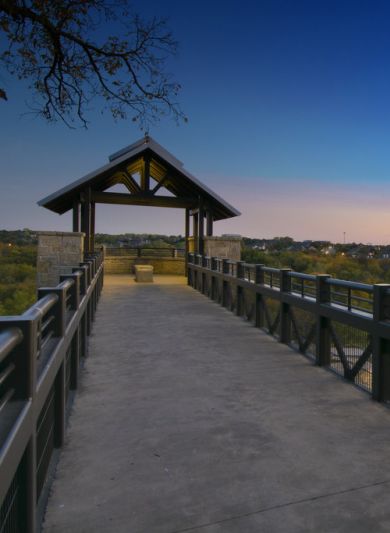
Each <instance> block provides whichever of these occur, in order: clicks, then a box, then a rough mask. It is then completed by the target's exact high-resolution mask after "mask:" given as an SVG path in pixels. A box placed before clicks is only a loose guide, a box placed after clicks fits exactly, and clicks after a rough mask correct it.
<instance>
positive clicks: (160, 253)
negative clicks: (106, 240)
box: [105, 246, 185, 259]
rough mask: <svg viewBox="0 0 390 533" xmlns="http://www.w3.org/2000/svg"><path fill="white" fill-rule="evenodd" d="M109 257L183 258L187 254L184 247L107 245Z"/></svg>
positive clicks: (106, 252)
mask: <svg viewBox="0 0 390 533" xmlns="http://www.w3.org/2000/svg"><path fill="white" fill-rule="evenodd" d="M105 255H106V256H107V257H118V256H120V257H123V256H125V257H149V258H150V257H164V258H167V257H172V258H183V259H184V256H185V250H184V248H146V247H144V246H142V247H128V246H123V247H108V246H107V247H105Z"/></svg>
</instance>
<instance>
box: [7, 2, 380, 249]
mask: <svg viewBox="0 0 390 533" xmlns="http://www.w3.org/2000/svg"><path fill="white" fill-rule="evenodd" d="M132 5H133V6H134V9H135V10H137V11H138V12H140V13H141V14H142V15H143V16H145V17H152V16H163V17H166V18H167V19H168V26H169V27H170V28H171V30H172V32H173V34H174V37H175V38H176V39H177V41H178V42H179V51H178V54H177V56H176V57H175V58H174V59H172V60H171V61H170V63H169V71H170V72H171V73H172V75H173V77H174V79H175V80H177V81H178V82H179V83H180V84H181V85H182V91H181V93H180V96H179V101H180V104H181V108H182V109H183V111H184V112H185V114H186V115H187V116H188V123H187V124H182V125H180V126H177V125H176V124H175V123H174V122H173V121H171V120H170V119H169V118H167V119H165V120H163V121H162V122H161V123H160V124H159V125H157V126H154V127H152V128H150V130H149V133H150V135H151V136H152V137H153V138H154V139H155V140H157V142H159V143H160V144H162V145H163V146H164V147H165V148H166V149H167V150H169V151H170V152H171V153H173V154H174V155H175V156H176V157H177V158H178V159H180V160H181V161H182V162H183V163H184V166H185V168H186V169H187V170H189V171H190V172H191V173H192V174H194V175H195V176H196V177H197V178H198V179H200V180H201V181H202V182H203V183H205V184H206V185H207V186H208V187H210V188H211V189H213V190H214V191H215V192H217V193H218V194H219V195H220V196H222V197H223V198H224V199H225V200H227V201H228V202H229V203H231V204H232V205H233V206H235V207H236V208H237V209H238V210H239V211H240V212H241V213H242V214H241V216H240V217H237V218H232V219H229V220H226V221H220V222H217V223H216V224H215V233H216V234H223V233H234V234H241V235H244V236H249V237H259V238H271V237H274V236H282V235H288V236H290V237H293V238H294V239H296V240H304V239H313V240H317V239H320V240H330V241H333V242H342V241H343V238H344V232H345V235H346V240H347V242H353V241H355V242H364V243H377V244H387V243H390V179H389V178H390V157H389V155H390V152H389V146H390V103H389V102H390V32H389V31H388V28H389V23H390V3H389V2H387V1H380V0H378V1H376V0H375V1H371V2H368V1H354V2H347V1H344V0H337V1H336V0H335V1H333V0H327V1H322V0H310V1H304V0H294V1H291V0H280V1H279V0H268V1H264V0H257V1H255V0H253V1H252V0H242V1H241V2H237V1H231V0H225V1H224V2H223V3H222V2H218V1H211V0H208V1H207V2H206V1H205V0H198V1H197V2H183V1H182V0H181V1H176V0H165V1H164V2H161V1H158V0H149V1H148V2H141V1H140V0H135V1H134V2H132ZM110 29H111V30H114V31H115V28H110ZM0 85H1V86H3V87H4V88H5V89H6V91H7V94H8V97H9V100H8V102H3V101H1V100H0V118H1V128H0V161H1V166H0V184H1V189H0V191H1V192H0V228H1V229H18V228H24V227H28V228H31V229H34V230H64V231H68V230H70V229H71V218H70V215H69V214H65V215H62V216H59V215H56V214H54V213H52V212H50V211H48V210H46V209H44V208H42V207H38V206H37V201H38V200H40V199H41V198H43V197H45V196H47V195H49V194H50V193H52V192H55V191H56V190H58V189H60V188H61V187H63V186H65V185H67V184H68V183H70V182H72V181H74V180H76V179H78V178H80V177H82V176H83V175H85V174H87V173H88V172H90V171H93V170H95V169H96V168H98V167H100V166H102V165H104V164H105V163H106V162H107V158H108V156H109V154H111V153H113V152H115V151H117V150H119V149H120V148H122V147H124V146H126V145H128V144H131V143H132V142H134V141H135V140H137V139H138V138H140V137H142V136H143V133H142V132H140V131H139V130H138V129H137V127H136V126H135V125H134V124H133V123H132V122H131V121H130V120H129V121H125V122H118V123H115V122H114V121H113V120H112V118H111V117H110V116H109V115H108V114H105V115H102V114H101V113H100V110H99V102H98V101H97V102H95V104H94V105H95V108H94V109H91V112H90V113H89V119H90V125H89V128H88V129H87V130H84V129H77V130H70V129H68V128H67V127H66V126H64V125H63V124H61V123H58V124H55V125H53V124H48V123H45V122H44V121H42V119H38V118H36V117H32V116H31V115H29V114H27V115H26V111H28V109H27V107H26V103H25V102H26V100H28V98H29V93H28V90H27V87H26V85H25V84H22V83H21V82H19V81H16V80H13V79H12V78H10V77H9V76H8V75H7V74H5V73H4V72H1V71H0ZM96 213H97V220H96V230H97V231H98V232H105V233H124V232H136V233H143V232H146V233H166V234H183V233H184V214H183V212H182V211H180V210H167V209H164V210H163V209H156V208H140V207H133V206H121V207H117V206H101V205H98V206H97V211H96Z"/></svg>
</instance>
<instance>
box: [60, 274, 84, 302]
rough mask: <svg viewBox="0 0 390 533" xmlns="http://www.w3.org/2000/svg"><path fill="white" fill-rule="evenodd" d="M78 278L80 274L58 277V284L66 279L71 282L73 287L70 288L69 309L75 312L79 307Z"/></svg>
mask: <svg viewBox="0 0 390 533" xmlns="http://www.w3.org/2000/svg"><path fill="white" fill-rule="evenodd" d="M80 277H81V273H80V272H75V273H73V274H66V275H63V276H60V282H62V281H65V280H67V279H71V280H73V285H72V287H71V288H70V294H71V299H70V308H71V310H72V311H76V310H77V309H78V307H79V305H80Z"/></svg>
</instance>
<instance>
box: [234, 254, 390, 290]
mask: <svg viewBox="0 0 390 533" xmlns="http://www.w3.org/2000/svg"><path fill="white" fill-rule="evenodd" d="M242 260H243V261H246V262H247V263H259V264H264V265H266V266H272V267H276V268H284V267H287V268H292V269H293V270H295V271H296V272H304V273H306V274H330V275H331V276H333V277H335V278H338V279H345V280H350V281H360V282H362V283H390V259H368V258H365V257H359V258H352V257H348V256H343V255H334V256H327V255H323V254H313V253H304V252H262V251H260V250H253V249H251V248H244V249H243V252H242Z"/></svg>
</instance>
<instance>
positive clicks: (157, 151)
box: [38, 135, 240, 253]
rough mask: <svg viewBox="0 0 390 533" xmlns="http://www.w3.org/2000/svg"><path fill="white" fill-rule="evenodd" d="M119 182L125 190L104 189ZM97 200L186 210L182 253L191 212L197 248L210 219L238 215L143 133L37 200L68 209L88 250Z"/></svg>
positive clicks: (91, 244) (53, 207)
mask: <svg viewBox="0 0 390 533" xmlns="http://www.w3.org/2000/svg"><path fill="white" fill-rule="evenodd" d="M118 184H122V185H124V186H125V187H126V189H127V191H126V192H125V193H120V192H109V191H108V190H109V189H111V188H112V187H113V186H115V185H118ZM164 189H165V190H164ZM162 192H164V193H165V195H164V194H162ZM158 193H160V194H158ZM98 203H100V204H115V205H143V206H155V207H171V208H183V209H185V241H186V252H188V251H189V240H190V217H192V219H193V223H192V236H193V241H194V246H193V251H195V252H198V253H202V252H203V238H204V236H205V235H207V236H212V235H213V222H214V221H217V220H223V219H226V218H231V217H235V216H238V215H240V213H239V211H237V209H235V208H234V207H232V206H231V205H230V204H229V203H228V202H226V201H225V200H223V199H222V198H221V197H220V196H218V195H217V194H216V193H214V192H213V191H211V190H210V189H209V188H208V187H207V186H206V185H204V184H203V183H201V182H200V181H199V180H197V179H196V178H195V177H194V176H193V175H192V174H190V173H189V172H188V171H187V170H186V169H185V168H184V166H183V163H182V162H181V161H179V160H178V159H176V157H174V156H173V155H172V154H170V153H169V152H168V151H167V150H165V149H164V148H163V147H162V146H161V145H160V144H158V143H157V142H156V141H155V140H153V139H152V138H151V137H149V136H148V135H146V136H145V137H144V138H142V139H140V140H138V141H137V142H135V143H133V144H131V145H130V146H127V147H125V148H123V149H122V150H119V151H118V152H116V153H114V154H112V155H111V156H109V163H108V164H107V165H105V166H103V167H101V168H99V169H97V170H94V171H93V172H90V173H89V174H87V175H86V176H84V177H82V178H80V179H79V180H77V181H74V182H73V183H71V184H69V185H67V186H66V187H64V188H62V189H60V190H58V191H56V192H55V193H53V194H51V195H49V196H47V197H46V198H43V199H42V200H40V201H39V202H38V205H40V206H43V207H46V208H47V209H50V210H51V211H53V212H55V213H58V214H60V215H62V214H63V213H66V212H67V211H69V210H70V209H73V231H74V232H79V231H81V232H83V233H85V243H84V248H85V250H86V251H93V249H94V235H95V205H96V204H98Z"/></svg>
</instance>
